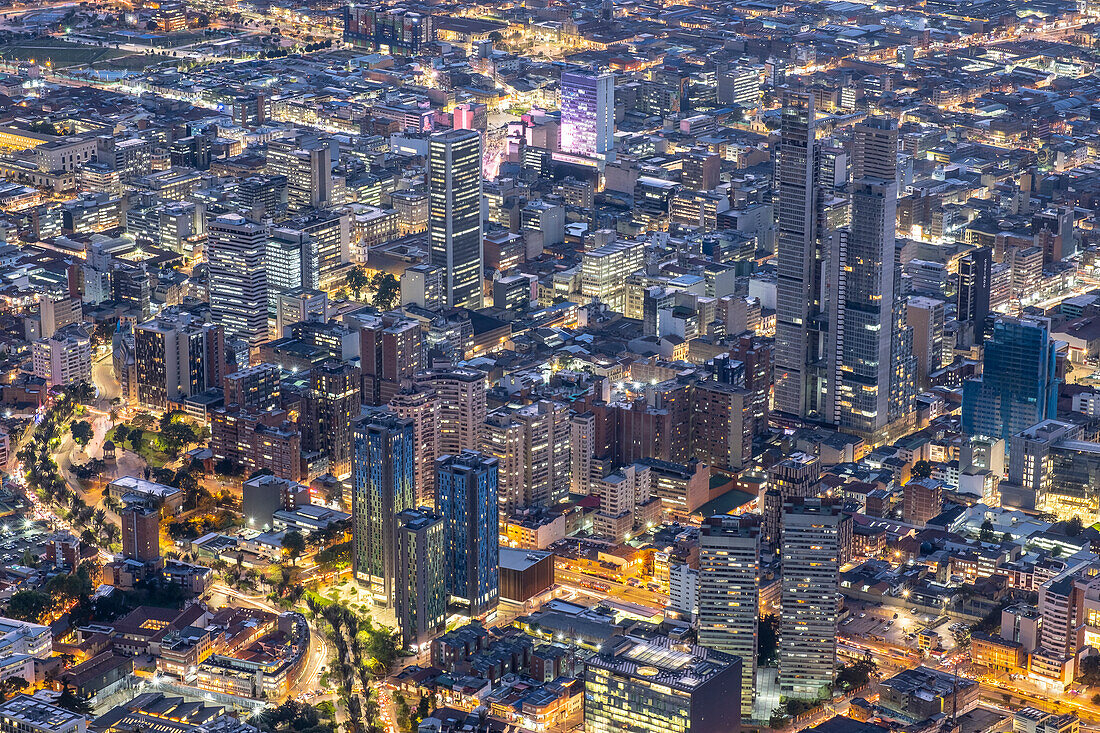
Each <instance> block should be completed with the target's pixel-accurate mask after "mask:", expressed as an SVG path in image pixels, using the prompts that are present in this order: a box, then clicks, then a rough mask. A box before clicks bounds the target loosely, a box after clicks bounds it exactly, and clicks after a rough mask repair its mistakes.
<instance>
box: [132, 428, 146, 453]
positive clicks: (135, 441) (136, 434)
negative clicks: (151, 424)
mask: <svg viewBox="0 0 1100 733" xmlns="http://www.w3.org/2000/svg"><path fill="white" fill-rule="evenodd" d="M144 437H145V431H144V430H142V429H141V428H134V429H133V430H132V431H130V447H131V448H133V449H134V451H140V450H141V440H142V438H144Z"/></svg>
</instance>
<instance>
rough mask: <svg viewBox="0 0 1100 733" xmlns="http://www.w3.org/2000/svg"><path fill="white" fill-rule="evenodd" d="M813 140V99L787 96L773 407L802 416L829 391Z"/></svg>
mask: <svg viewBox="0 0 1100 733" xmlns="http://www.w3.org/2000/svg"><path fill="white" fill-rule="evenodd" d="M815 135H816V125H815V121H814V100H813V95H812V94H793V93H792V94H788V95H787V98H786V99H785V101H784V106H783V116H782V119H781V126H780V140H779V144H778V151H777V154H776V164H775V177H776V179H777V184H778V197H777V200H776V210H777V214H776V230H777V235H776V264H777V270H778V271H777V275H778V280H777V283H776V301H775V409H776V410H777V411H779V412H781V413H784V414H786V415H790V416H792V417H797V418H805V417H813V416H820V415H821V414H822V412H823V410H824V408H825V403H824V398H825V395H826V386H827V385H826V376H825V370H824V368H823V367H824V356H825V344H824V339H823V338H822V331H823V329H824V328H825V327H826V326H827V324H826V323H825V306H824V293H823V292H822V288H823V282H822V281H823V272H822V268H823V267H824V263H825V257H824V256H823V255H822V251H821V250H822V248H821V246H820V243H819V241H818V221H817V200H818V188H819V187H818V182H817V142H816V140H815Z"/></svg>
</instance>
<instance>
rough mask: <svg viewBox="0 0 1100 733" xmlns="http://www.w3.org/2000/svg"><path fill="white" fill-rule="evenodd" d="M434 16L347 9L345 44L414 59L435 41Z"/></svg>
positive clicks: (353, 7)
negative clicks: (423, 48) (421, 49)
mask: <svg viewBox="0 0 1100 733" xmlns="http://www.w3.org/2000/svg"><path fill="white" fill-rule="evenodd" d="M432 38H433V35H432V16H431V15H428V14H425V13H418V12H415V11H412V10H406V9H405V8H376V7H368V6H360V5H345V6H344V41H346V42H347V43H350V44H352V45H355V46H367V47H369V48H373V49H375V50H378V51H386V52H388V53H391V54H394V55H397V56H415V55H417V54H419V52H420V46H421V45H422V44H427V43H430V42H431V41H432Z"/></svg>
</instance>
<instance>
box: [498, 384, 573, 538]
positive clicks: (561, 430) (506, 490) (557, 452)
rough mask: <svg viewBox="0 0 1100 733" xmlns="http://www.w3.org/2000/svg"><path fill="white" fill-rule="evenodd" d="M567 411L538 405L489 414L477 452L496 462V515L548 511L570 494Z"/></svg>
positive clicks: (560, 406)
mask: <svg viewBox="0 0 1100 733" xmlns="http://www.w3.org/2000/svg"><path fill="white" fill-rule="evenodd" d="M569 437H570V430H569V408H568V407H567V406H566V405H565V404H564V403H560V402H552V401H549V400H540V401H539V402H536V403H534V404H532V405H526V406H524V407H521V408H512V407H502V408H499V409H497V410H494V411H493V412H491V413H489V415H488V417H487V418H486V420H485V424H484V426H482V431H481V451H482V452H483V453H486V454H488V455H491V456H494V457H495V458H496V459H497V460H498V461H499V462H500V488H499V496H500V511H501V514H502V515H503V516H505V517H508V516H511V515H512V513H513V512H514V511H515V510H516V509H517V508H519V507H527V506H550V505H552V504H556V503H558V502H560V501H563V500H564V499H565V498H566V496H567V495H568V493H569V480H570V477H569V470H570V456H569V447H570V446H569Z"/></svg>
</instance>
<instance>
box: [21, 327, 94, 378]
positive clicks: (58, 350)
mask: <svg viewBox="0 0 1100 733" xmlns="http://www.w3.org/2000/svg"><path fill="white" fill-rule="evenodd" d="M31 363H32V364H33V366H34V376H36V377H40V378H41V379H44V380H45V381H46V384H48V385H49V386H51V387H57V386H61V387H66V386H68V385H70V384H75V383H77V382H89V383H90V382H91V379H92V342H91V339H89V338H88V334H87V332H86V331H85V330H84V329H83V328H81V327H80V326H79V325H78V324H75V323H74V324H72V325H69V326H65V327H63V328H60V329H58V330H57V331H55V332H54V334H53V335H52V336H50V337H49V338H40V339H38V340H37V341H34V342H33V343H32V344H31Z"/></svg>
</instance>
